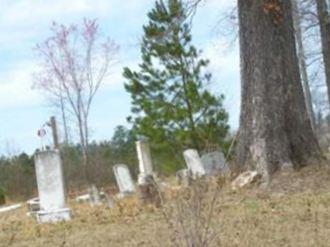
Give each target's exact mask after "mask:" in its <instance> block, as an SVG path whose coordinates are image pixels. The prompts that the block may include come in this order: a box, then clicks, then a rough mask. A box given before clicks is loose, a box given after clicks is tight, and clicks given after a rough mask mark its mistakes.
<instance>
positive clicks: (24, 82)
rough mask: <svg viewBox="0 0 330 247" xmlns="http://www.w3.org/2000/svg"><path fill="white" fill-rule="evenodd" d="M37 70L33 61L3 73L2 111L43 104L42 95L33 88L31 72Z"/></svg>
mask: <svg viewBox="0 0 330 247" xmlns="http://www.w3.org/2000/svg"><path fill="white" fill-rule="evenodd" d="M35 68H36V66H35V64H34V63H31V61H24V62H20V63H18V64H16V65H15V66H13V67H10V68H9V69H8V70H7V71H5V72H2V73H1V78H0V109H5V108H8V107H14V106H22V105H34V104H38V103H40V102H41V100H42V97H41V96H40V94H38V92H37V91H34V90H32V88H31V85H32V83H31V82H32V77H31V71H34V70H35Z"/></svg>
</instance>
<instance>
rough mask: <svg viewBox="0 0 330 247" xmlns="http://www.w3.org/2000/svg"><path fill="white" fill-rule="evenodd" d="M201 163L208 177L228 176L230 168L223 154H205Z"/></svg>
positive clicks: (217, 152) (216, 152)
mask: <svg viewBox="0 0 330 247" xmlns="http://www.w3.org/2000/svg"><path fill="white" fill-rule="evenodd" d="M201 161H202V163H203V165H204V169H205V172H206V174H208V175H214V174H219V173H222V174H226V173H228V172H229V167H228V165H227V163H226V160H225V157H224V155H223V153H222V152H219V151H215V152H211V153H207V154H204V155H202V157H201Z"/></svg>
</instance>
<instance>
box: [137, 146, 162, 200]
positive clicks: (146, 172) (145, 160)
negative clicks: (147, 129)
mask: <svg viewBox="0 0 330 247" xmlns="http://www.w3.org/2000/svg"><path fill="white" fill-rule="evenodd" d="M136 151H137V155H138V159H139V177H138V189H139V190H138V191H139V199H140V201H141V202H142V203H154V204H156V205H158V204H159V202H160V197H159V191H158V188H157V185H156V181H155V177H154V173H153V169H152V161H151V155H150V147H149V143H148V142H147V141H146V140H140V141H137V142H136Z"/></svg>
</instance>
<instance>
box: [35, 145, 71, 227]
mask: <svg viewBox="0 0 330 247" xmlns="http://www.w3.org/2000/svg"><path fill="white" fill-rule="evenodd" d="M34 160H35V169H36V176H37V185H38V194H39V202H40V211H38V212H37V220H38V222H39V223H46V222H57V221H63V220H70V210H69V209H68V208H66V206H65V193H64V181H63V173H62V162H61V158H60V154H59V151H58V150H47V151H40V152H37V153H36V154H35V157H34Z"/></svg>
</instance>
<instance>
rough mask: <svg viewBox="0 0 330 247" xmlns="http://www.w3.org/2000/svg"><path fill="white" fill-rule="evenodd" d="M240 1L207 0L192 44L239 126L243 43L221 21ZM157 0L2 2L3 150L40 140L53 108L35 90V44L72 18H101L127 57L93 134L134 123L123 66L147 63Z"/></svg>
mask: <svg viewBox="0 0 330 247" xmlns="http://www.w3.org/2000/svg"><path fill="white" fill-rule="evenodd" d="M234 2H235V0H208V1H207V2H206V3H205V4H203V5H202V6H201V7H200V9H199V10H198V12H197V14H196V16H195V19H194V22H193V24H194V27H193V44H194V45H195V46H196V47H197V48H198V49H202V50H203V51H204V53H203V55H204V57H206V58H209V59H210V61H211V63H210V66H209V69H210V71H211V72H212V73H213V79H214V80H213V81H214V84H213V85H212V87H211V90H212V91H213V92H214V93H215V94H219V93H223V94H225V95H226V101H225V106H226V108H227V111H228V112H229V114H230V125H231V126H232V129H235V128H237V126H238V115H239V101H240V99H239V98H240V83H239V58H238V49H237V45H232V46H229V45H228V42H227V40H228V39H229V37H223V36H222V35H221V34H220V33H222V32H221V29H219V28H217V25H216V24H217V22H219V20H220V18H221V17H220V16H221V13H222V11H223V10H224V9H226V8H227V7H228V5H231V4H233V3H234ZM153 4H154V1H153V0H129V1H122V0H69V1H68V0H56V1H54V0H14V1H13V0H0V6H1V8H0V33H1V36H0V54H1V59H0V153H8V152H17V151H25V152H28V153H32V152H33V151H34V150H35V149H36V148H38V147H39V146H40V140H39V139H38V138H37V135H36V132H37V130H38V128H39V127H40V126H41V125H42V124H43V123H44V122H45V121H46V120H47V119H48V118H49V116H50V115H52V114H54V110H53V109H52V108H50V107H49V106H48V104H47V101H46V99H45V98H44V97H43V96H42V95H41V94H40V93H39V92H38V91H35V90H32V74H33V72H35V71H36V70H37V69H38V58H37V56H36V54H35V52H34V50H33V47H34V46H35V44H36V43H38V42H41V41H43V40H44V39H45V38H47V36H49V34H50V33H49V27H50V24H51V22H52V21H56V22H59V23H64V24H70V23H79V22H81V21H82V19H83V18H84V17H87V18H96V19H97V20H98V23H99V25H100V28H101V30H102V33H103V35H104V36H109V37H111V38H112V39H114V40H115V41H116V42H117V43H118V44H119V45H120V47H121V49H120V53H119V54H118V60H119V61H120V62H119V64H118V65H117V66H116V67H115V68H112V71H111V72H112V73H111V76H110V77H109V78H107V80H106V82H105V84H104V85H103V87H102V88H101V89H100V91H99V93H98V94H97V97H96V99H95V102H94V105H93V108H92V112H91V118H90V119H91V123H90V125H91V128H92V139H93V140H97V141H99V140H108V139H110V138H111V136H112V134H113V129H114V127H115V126H117V125H127V122H126V117H127V116H128V115H129V113H130V97H129V95H128V94H127V93H126V92H125V90H124V87H123V84H124V79H123V77H122V68H123V67H124V66H129V67H133V68H134V67H135V66H136V65H137V64H138V63H139V61H140V54H139V51H140V48H139V46H138V41H139V38H140V37H141V36H142V25H143V24H145V23H146V22H147V17H146V13H147V12H148V11H149V10H150V9H151V8H152V7H153ZM74 131H75V130H74V129H73V130H72V132H73V134H74Z"/></svg>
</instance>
